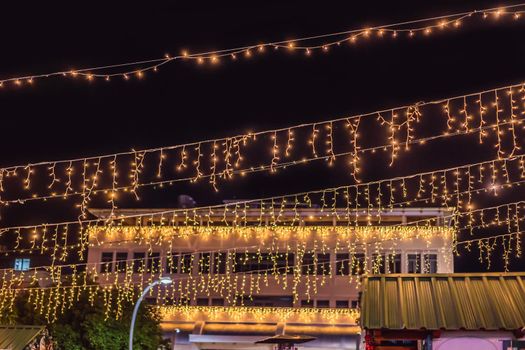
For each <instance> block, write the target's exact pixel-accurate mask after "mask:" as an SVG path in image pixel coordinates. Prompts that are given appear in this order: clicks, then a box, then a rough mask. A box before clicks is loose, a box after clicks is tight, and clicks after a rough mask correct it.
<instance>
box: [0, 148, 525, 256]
mask: <svg viewBox="0 0 525 350" xmlns="http://www.w3.org/2000/svg"><path fill="white" fill-rule="evenodd" d="M524 164H525V156H524V155H516V156H513V157H512V158H505V159H500V160H498V159H497V158H495V159H492V160H487V161H484V162H478V163H469V164H466V165H462V166H456V167H451V168H445V169H439V170H435V171H429V172H422V173H417V174H411V175H408V176H400V177H394V178H390V179H382V180H377V181H372V182H368V183H363V184H355V185H347V186H339V187H333V188H325V189H322V190H315V191H306V192H301V193H295V194H288V195H284V196H274V197H267V198H259V199H252V200H244V201H236V202H233V203H227V204H220V205H214V206H205V207H198V208H186V209H170V210H152V211H151V212H142V213H139V214H133V215H114V213H108V214H109V215H108V216H107V217H100V218H97V219H90V220H85V221H82V222H81V225H78V224H79V223H78V222H77V221H68V222H60V223H52V224H51V223H47V224H39V225H25V226H13V227H4V228H2V229H1V230H0V234H1V235H5V234H7V233H9V232H11V233H14V234H15V235H16V243H15V246H14V249H13V251H14V252H30V253H31V252H37V251H40V252H42V253H45V252H47V251H48V250H49V249H51V248H50V247H49V246H48V245H47V243H48V242H49V241H50V237H51V236H53V237H54V241H55V244H56V242H57V240H61V241H63V242H65V243H63V245H66V244H67V239H68V238H67V236H68V235H69V234H71V233H72V231H74V230H75V229H77V230H78V232H77V235H78V240H77V243H75V244H74V247H75V248H77V247H80V250H79V255H82V254H81V253H82V252H83V251H85V249H87V247H88V237H89V236H90V234H93V233H94V232H93V230H96V227H97V226H98V225H100V224H105V225H110V226H114V227H115V229H119V227H120V226H121V225H122V224H124V222H125V221H129V220H130V219H135V222H138V223H139V225H148V224H152V225H153V224H154V222H158V223H159V224H158V225H155V226H161V227H162V226H166V227H167V229H168V230H175V229H177V228H180V229H183V228H190V229H191V228H202V227H204V228H210V227H212V226H213V225H214V224H215V223H220V224H222V225H224V226H225V227H228V229H230V228H238V227H245V226H247V225H254V224H255V225H256V226H259V227H265V226H273V227H275V226H278V225H288V226H296V225H299V224H300V223H301V221H302V220H304V219H305V218H304V216H303V214H301V213H300V210H298V208H300V207H305V206H306V207H312V202H313V201H316V202H319V203H322V204H323V205H322V207H321V208H320V210H321V213H322V215H324V216H327V217H328V216H329V217H335V218H337V219H338V220H340V221H343V220H344V221H346V224H347V225H352V226H359V225H363V224H364V225H365V226H366V225H370V224H371V222H372V220H373V219H377V220H378V221H379V222H380V221H381V218H382V216H383V215H384V214H387V213H388V212H389V211H391V210H393V209H394V208H395V207H397V206H411V205H414V204H416V203H425V204H433V205H437V204H439V205H443V206H446V207H448V208H455V209H461V208H467V209H469V208H472V207H473V206H474V204H473V195H476V194H480V193H490V194H493V195H494V196H497V195H498V193H499V192H500V191H501V190H503V189H505V188H510V187H512V186H520V185H521V183H522V182H523V181H524V180H523V179H524V178H525V168H524ZM341 206H342V207H343V210H341V208H340V207H341ZM374 207H375V208H374ZM248 212H250V213H251V214H250V215H251V216H250V217H248ZM254 213H256V214H257V215H254ZM285 213H286V214H287V215H288V216H291V217H292V218H293V219H292V220H291V221H286V220H285V219H283V214H285ZM363 221H364V222H363ZM26 235H27V236H26ZM59 237H61V238H60V239H59ZM24 242H25V244H26V247H25V248H24V247H23V245H24ZM63 249H64V250H66V251H67V248H63ZM8 253H9V252H7V251H6V252H4V254H8Z"/></svg>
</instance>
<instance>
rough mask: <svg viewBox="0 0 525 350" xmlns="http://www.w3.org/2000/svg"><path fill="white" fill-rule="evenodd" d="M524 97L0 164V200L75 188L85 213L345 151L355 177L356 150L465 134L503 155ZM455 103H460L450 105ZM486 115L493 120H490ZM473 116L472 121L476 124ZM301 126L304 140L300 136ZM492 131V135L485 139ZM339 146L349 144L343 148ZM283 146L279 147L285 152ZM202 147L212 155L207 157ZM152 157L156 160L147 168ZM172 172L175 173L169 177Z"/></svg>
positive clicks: (522, 90) (513, 142)
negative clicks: (434, 119)
mask: <svg viewBox="0 0 525 350" xmlns="http://www.w3.org/2000/svg"><path fill="white" fill-rule="evenodd" d="M517 94H518V95H517ZM474 98H475V99H474ZM518 99H519V101H520V102H519V103H518ZM523 101H525V86H524V84H518V85H510V86H506V87H502V88H496V89H491V90H485V91H482V92H477V93H473V94H468V95H462V96H456V97H452V98H447V99H442V100H435V101H430V102H426V103H417V104H415V105H411V106H408V107H396V108H393V109H389V110H383V111H376V112H372V113H368V114H366V115H359V116H354V117H348V118H339V119H334V120H329V121H323V122H316V123H310V124H301V125H296V126H291V127H287V128H281V129H275V130H272V131H261V132H258V133H248V134H245V135H240V136H233V137H230V138H225V139H215V140H206V141H201V142H197V143H193V144H184V145H176V146H168V147H161V148H154V149H147V150H141V151H132V152H123V153H117V154H111V155H103V156H98V157H95V158H93V157H91V158H79V159H70V160H61V161H55V162H40V163H33V164H27V165H19V166H13V167H8V168H1V169H0V194H2V193H3V194H4V195H3V196H2V197H1V198H0V204H3V205H8V204H13V203H22V204H23V203H25V202H26V201H29V200H37V199H38V200H47V199H50V198H68V197H69V196H73V195H76V196H80V197H81V201H80V203H79V204H78V206H79V207H80V210H81V218H85V217H86V212H87V209H88V207H89V203H90V201H91V199H92V197H93V196H94V195H96V194H100V193H103V194H105V195H107V197H108V198H107V201H108V203H110V204H111V206H112V207H113V208H116V206H117V203H116V202H117V196H118V194H119V193H123V192H128V193H130V194H133V195H134V196H135V197H136V198H139V197H138V194H137V191H138V189H139V188H141V187H144V186H159V187H161V186H164V185H169V184H173V183H175V182H178V181H188V180H189V181H192V182H197V181H199V180H201V179H207V180H208V182H209V183H210V184H211V186H212V187H213V188H214V189H215V190H218V188H217V185H218V181H219V179H224V180H231V179H232V178H233V177H234V176H235V175H240V176H242V175H246V174H248V173H253V172H259V171H268V172H270V173H275V172H276V171H277V170H278V169H281V168H286V167H290V166H293V165H297V164H303V163H307V162H310V161H314V160H325V161H327V163H328V164H329V165H330V164H333V162H334V161H335V159H337V158H338V157H342V156H348V157H349V158H350V161H349V165H350V173H351V175H352V177H353V178H354V180H355V181H357V182H359V181H360V179H359V175H358V174H359V170H360V169H359V168H360V163H361V161H362V160H361V155H362V154H363V153H365V152H372V153H374V152H376V151H381V150H383V151H387V152H388V151H389V152H390V156H391V161H390V164H392V163H393V162H394V160H395V159H396V158H397V157H398V156H399V154H400V152H401V151H408V150H409V149H410V146H411V145H414V144H425V143H426V142H428V141H431V140H436V139H441V138H445V137H452V136H459V135H466V134H478V137H479V143H485V144H486V143H490V144H492V145H493V146H494V148H495V150H496V151H497V155H498V157H500V158H504V157H505V156H508V155H513V154H515V153H516V152H518V151H519V150H520V149H521V139H522V137H521V136H522V135H521V133H522V130H523V126H522V124H523V115H524V114H525V103H524V102H523ZM429 105H441V106H442V107H443V108H442V110H440V113H442V115H443V116H444V120H445V119H446V126H445V127H446V128H445V130H444V131H443V132H441V133H440V134H438V135H434V136H427V137H421V138H416V137H415V128H416V125H417V124H418V123H419V122H420V120H421V118H422V115H423V111H422V109H421V108H422V107H423V106H429ZM455 105H457V106H456V107H460V106H461V107H460V108H458V110H456V109H454V106H455ZM489 112H492V113H489ZM400 115H401V116H402V117H400ZM367 116H368V117H369V116H374V117H375V118H374V120H373V122H374V123H375V124H374V125H373V132H374V135H377V134H378V133H377V130H375V128H376V127H377V128H380V130H383V131H385V132H386V135H385V138H386V140H385V141H386V142H384V143H381V144H379V145H373V146H365V145H364V144H362V143H361V142H360V141H359V139H360V136H361V135H360V134H361V133H362V132H363V131H360V132H358V128H359V126H360V124H359V123H360V122H361V121H363V120H364V119H363V118H364V117H367ZM490 117H492V119H493V120H494V123H492V122H491V118H490ZM461 118H463V119H461ZM476 120H477V125H475V122H476ZM506 131H507V132H506ZM301 133H302V134H303V135H302V136H303V138H302V141H300V139H299V136H300V134H301ZM491 134H492V135H493V137H492V139H493V140H490V138H489V136H490V135H491ZM266 137H267V138H266ZM257 139H259V142H260V141H261V139H262V141H265V142H268V143H271V144H272V146H271V152H270V154H271V159H268V163H266V164H264V163H263V164H262V165H261V164H260V163H259V164H258V163H256V162H258V161H260V157H261V152H253V154H255V156H253V157H252V156H248V154H247V152H248V151H249V149H248V143H249V142H251V143H252V144H253V143H254V142H255V141H256V140H257ZM299 141H300V142H299ZM322 141H324V143H325V147H324V148H321V144H322ZM260 143H263V142H260ZM298 144H299V145H298ZM254 145H255V144H254ZM301 145H302V146H303V152H300V151H297V152H293V151H292V149H293V148H294V147H293V146H295V148H297V147H298V146H301ZM340 145H350V149H348V148H345V149H343V147H341V146H340ZM255 146H258V145H255ZM299 148H300V147H299ZM282 150H285V152H284V154H282V153H283V151H282ZM252 151H253V150H252ZM305 152H308V153H305ZM206 154H209V155H210V157H209V159H207V160H206V159H205V158H207V157H205V155H206ZM281 158H282V161H281ZM151 163H153V164H155V165H154V166H153V167H151ZM146 164H149V165H150V167H151V168H152V169H149V173H148V169H146ZM219 167H220V168H219ZM153 168H154V169H153ZM79 170H81V171H79ZM37 171H39V172H40V176H36V174H35V173H36V172H37ZM172 173H174V174H175V177H172V176H171V174H172ZM123 174H126V175H127V176H125V175H123ZM184 175H186V176H184ZM167 178H168V179H167ZM153 179H154V180H153ZM38 181H40V182H41V183H40V190H43V191H44V192H45V193H47V194H37V193H33V194H32V195H31V196H27V197H25V196H24V197H20V196H18V197H17V198H6V191H8V190H9V189H14V190H17V189H18V190H21V191H23V192H24V191H30V189H31V186H32V185H33V184H34V183H35V182H38ZM42 182H44V185H42ZM21 187H22V188H21ZM31 198H32V199H31Z"/></svg>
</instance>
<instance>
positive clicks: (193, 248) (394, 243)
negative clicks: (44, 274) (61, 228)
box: [87, 207, 454, 349]
mask: <svg viewBox="0 0 525 350" xmlns="http://www.w3.org/2000/svg"><path fill="white" fill-rule="evenodd" d="M167 211H168V210H167V209H158V210H157V211H156V214H151V215H148V216H143V215H144V214H146V213H151V212H152V210H151V209H144V210H142V209H140V210H139V209H129V210H126V209H121V210H117V211H115V212H114V213H113V215H114V217H113V218H118V217H121V216H123V217H129V216H136V217H138V218H132V219H124V220H117V221H118V224H115V223H114V224H113V225H109V226H93V227H91V228H90V229H89V230H88V234H89V251H88V259H87V262H88V271H89V272H90V273H92V274H95V275H96V276H97V281H98V283H100V284H106V283H108V284H110V283H122V284H126V283H135V284H139V285H143V284H147V283H148V282H149V281H152V280H153V279H155V278H157V276H160V275H170V276H172V278H173V279H174V280H175V284H174V286H173V287H172V290H171V291H169V290H168V291H161V292H159V293H156V294H152V295H150V299H156V303H158V304H160V305H163V306H161V314H162V315H163V322H162V327H163V330H164V332H165V336H166V337H169V338H171V339H172V340H173V347H174V349H181V348H185V349H197V348H200V349H212V348H217V349H218V348H232V347H234V348H241V349H252V348H268V347H269V345H267V344H256V343H255V342H256V341H257V340H258V339H261V338H264V337H267V336H271V335H276V334H304V335H310V336H314V337H316V338H317V340H315V341H313V342H310V343H305V344H304V345H301V347H305V348H308V347H310V348H316V349H330V348H338V349H355V348H357V347H358V344H359V342H360V337H359V334H360V330H359V327H358V324H357V321H358V317H359V311H358V307H359V302H358V301H359V283H360V282H359V280H360V278H359V277H360V275H362V274H364V273H407V274H412V273H414V274H415V273H450V272H452V271H453V252H452V240H453V236H454V231H453V229H452V228H450V227H449V221H450V220H449V218H450V214H451V212H450V211H448V210H446V209H442V208H409V209H394V210H391V211H389V210H386V211H382V212H379V211H377V210H370V209H369V210H367V211H363V212H359V213H356V212H355V211H349V209H347V208H344V209H336V210H331V211H327V210H323V209H321V208H295V209H292V208H280V209H279V208H277V209H276V210H275V211H274V212H271V213H270V212H264V211H261V209H260V208H253V207H252V208H249V209H244V210H242V211H241V210H239V212H228V213H226V212H224V213H210V212H208V211H206V212H196V211H195V210H191V209H190V210H189V211H188V212H186V213H184V214H183V215H178V216H173V215H165V214H160V213H165V212H167ZM91 213H92V214H94V215H95V216H96V217H98V218H100V219H101V222H109V221H110V219H111V217H110V216H111V213H112V212H111V210H107V209H91ZM345 217H346V218H347V219H348V218H349V217H352V225H350V226H349V221H348V220H347V219H345ZM196 218H197V219H196ZM199 218H200V219H199ZM202 218H205V220H204V221H203V219H202ZM435 218H437V219H435ZM416 223H417V225H416ZM152 301H154V300H152Z"/></svg>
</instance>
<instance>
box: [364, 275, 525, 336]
mask: <svg viewBox="0 0 525 350" xmlns="http://www.w3.org/2000/svg"><path fill="white" fill-rule="evenodd" d="M361 325H362V327H363V328H364V329H371V330H373V329H407V330H422V329H426V330H509V331H516V330H519V329H522V328H523V327H525V273H497V274H494V273H487V274H477V273H472V274H417V275H416V274H395V275H393V274H391V275H371V276H368V277H364V278H363V297H362V302H361Z"/></svg>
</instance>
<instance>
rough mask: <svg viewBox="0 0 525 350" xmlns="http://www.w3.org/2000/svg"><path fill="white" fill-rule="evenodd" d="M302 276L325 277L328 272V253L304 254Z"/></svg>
mask: <svg viewBox="0 0 525 350" xmlns="http://www.w3.org/2000/svg"><path fill="white" fill-rule="evenodd" d="M302 265H303V266H302V269H301V270H302V273H303V275H313V274H317V275H325V274H328V272H329V271H330V253H325V254H323V253H318V254H315V255H314V254H313V253H305V254H304V255H303V264H302Z"/></svg>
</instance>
